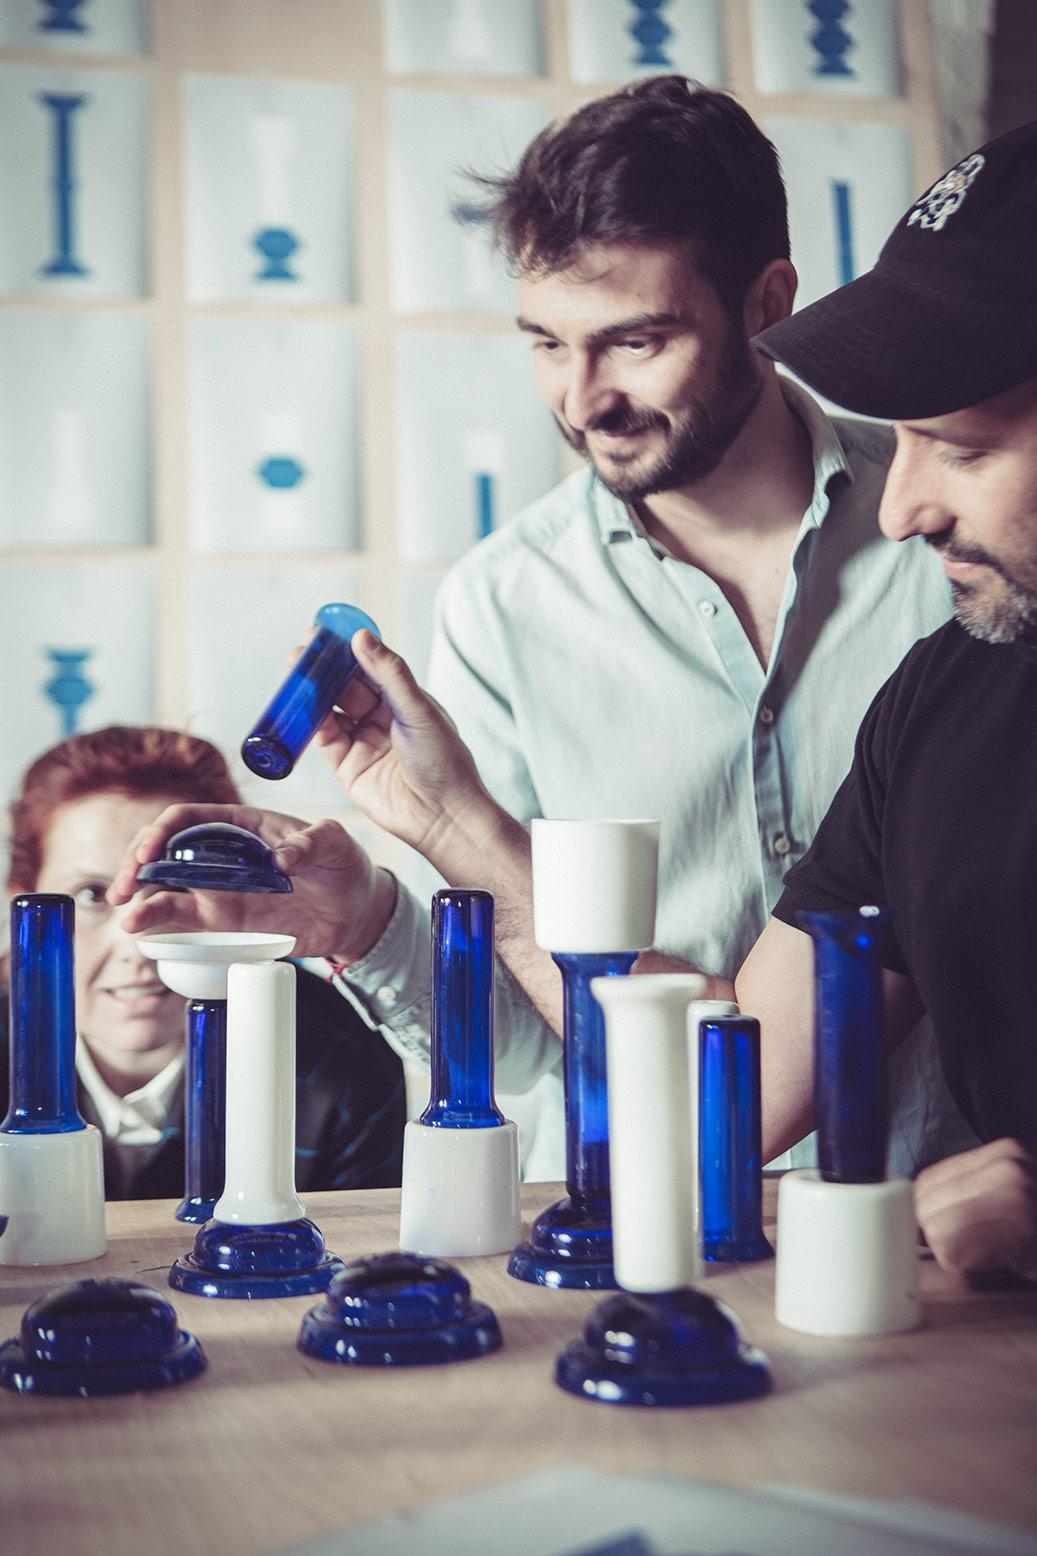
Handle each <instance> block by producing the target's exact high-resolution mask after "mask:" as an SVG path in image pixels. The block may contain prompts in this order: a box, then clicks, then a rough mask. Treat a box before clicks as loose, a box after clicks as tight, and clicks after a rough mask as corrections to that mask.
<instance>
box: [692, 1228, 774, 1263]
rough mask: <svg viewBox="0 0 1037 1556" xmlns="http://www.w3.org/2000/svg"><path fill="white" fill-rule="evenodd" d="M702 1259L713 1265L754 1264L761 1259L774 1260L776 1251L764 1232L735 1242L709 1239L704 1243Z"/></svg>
mask: <svg viewBox="0 0 1037 1556" xmlns="http://www.w3.org/2000/svg"><path fill="white" fill-rule="evenodd" d="M702 1257H703V1258H704V1259H708V1260H709V1262H710V1263H711V1264H754V1263H756V1262H757V1261H759V1260H761V1259H773V1258H774V1249H773V1247H772V1246H771V1244H770V1243H769V1242H768V1241H767V1239H766V1237H765V1236H764V1235H763V1233H762V1232H753V1233H751V1234H750V1235H749V1236H748V1237H743V1238H736V1239H734V1240H733V1241H731V1240H729V1239H726V1238H719V1237H718V1238H708V1237H707V1238H705V1239H704V1240H703V1243H702Z"/></svg>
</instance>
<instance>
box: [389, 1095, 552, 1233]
mask: <svg viewBox="0 0 1037 1556" xmlns="http://www.w3.org/2000/svg"><path fill="white" fill-rule="evenodd" d="M521 1236H522V1215H521V1212H520V1209H519V1154H518V1126H517V1125H516V1124H513V1123H510V1122H509V1123H505V1124H498V1125H495V1126H491V1127H490V1128H487V1129H452V1128H448V1127H445V1126H436V1125H430V1124H422V1123H419V1122H418V1120H417V1119H412V1120H411V1122H410V1123H409V1124H408V1125H407V1127H406V1129H405V1130H404V1134H403V1189H402V1192H401V1195H400V1247H401V1248H404V1249H406V1250H408V1252H410V1253H420V1254H425V1255H427V1256H428V1257H430V1258H445V1259H452V1258H457V1259H462V1258H466V1257H468V1256H469V1255H476V1254H486V1253H506V1252H507V1251H508V1249H510V1248H512V1247H513V1246H514V1244H515V1243H517V1242H518V1240H519V1238H520V1237H521Z"/></svg>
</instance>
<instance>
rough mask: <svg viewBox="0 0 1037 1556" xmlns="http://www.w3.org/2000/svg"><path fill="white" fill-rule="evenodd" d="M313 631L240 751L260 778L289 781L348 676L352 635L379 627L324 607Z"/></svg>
mask: <svg viewBox="0 0 1037 1556" xmlns="http://www.w3.org/2000/svg"><path fill="white" fill-rule="evenodd" d="M314 625H315V627H316V629H317V630H316V632H315V633H314V635H313V637H312V638H311V639H310V641H309V643H308V644H307V645H306V647H305V648H304V650H303V652H302V655H301V657H300V659H299V662H298V663H297V664H296V665H294V666H293V667H292V669H291V670H290V671H289V672H288V675H287V677H286V678H285V680H284V682H283V683H282V685H281V686H280V687H279V688H278V690H277V692H276V694H275V695H274V698H273V700H272V702H271V703H270V705H269V706H268V707H267V708H266V709H265V710H264V711H263V713H262V714H261V716H260V718H259V719H258V721H257V722H256V725H255V728H254V729H253V730H252V731H251V733H250V734H248V735H246V737H245V740H244V742H243V744H242V747H241V757H242V760H243V762H244V763H245V766H246V767H248V768H249V769H250V770H251V771H252V772H254V773H255V774H256V775H257V776H258V777H260V778H287V777H288V774H289V773H290V772H291V771H292V769H293V768H294V766H295V764H296V762H297V761H298V760H299V757H300V756H301V754H302V752H303V751H304V750H305V748H306V746H307V745H308V744H309V742H310V741H311V740H312V739H313V737H314V735H315V734H316V733H317V730H318V729H319V727H320V725H321V724H322V723H323V722H324V720H325V719H326V718H327V716H328V714H329V713H330V712H331V710H332V708H333V707H334V706H335V703H336V701H337V699H338V698H339V697H341V695H342V693H343V692H344V691H345V689H346V686H347V684H348V683H349V681H350V679H351V678H352V676H353V675H354V674H355V673H356V670H357V662H356V659H355V658H354V656H353V650H352V649H351V648H350V646H349V644H350V639H351V638H352V636H353V634H354V632H357V631H358V630H359V629H360V628H361V627H366V628H367V629H368V631H369V632H373V633H374V634H375V635H376V636H378V635H379V633H378V628H377V627H376V626H375V624H374V622H373V621H372V620H371V618H370V616H368V615H366V614H365V612H364V611H362V610H359V609H358V608H357V607H356V606H355V605H340V604H332V605H322V606H321V608H320V610H319V611H318V612H317V616H316V620H315V622H314Z"/></svg>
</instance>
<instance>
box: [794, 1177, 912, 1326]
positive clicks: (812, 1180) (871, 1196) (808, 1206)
mask: <svg viewBox="0 0 1037 1556" xmlns="http://www.w3.org/2000/svg"><path fill="white" fill-rule="evenodd" d="M777 1242H778V1254H777V1269H776V1272H775V1285H774V1313H775V1317H776V1318H777V1320H778V1322H779V1323H780V1324H784V1325H785V1326H786V1328H789V1329H799V1330H802V1331H803V1332H804V1333H806V1334H815V1335H830V1336H836V1335H873V1334H875V1335H877V1334H893V1333H895V1332H897V1331H898V1330H902V1329H915V1328H917V1326H918V1324H919V1323H920V1322H921V1308H920V1305H919V1301H918V1291H917V1270H918V1235H917V1232H916V1230H915V1213H914V1195H913V1193H912V1188H911V1184H910V1183H909V1182H908V1180H907V1179H906V1178H889V1179H887V1180H886V1181H885V1182H883V1183H826V1182H825V1181H824V1180H823V1179H822V1178H821V1176H820V1174H819V1173H817V1172H816V1171H814V1170H812V1169H803V1170H801V1171H798V1172H790V1173H786V1175H785V1176H784V1177H783V1178H782V1180H781V1183H780V1185H779V1188H778V1235H777Z"/></svg>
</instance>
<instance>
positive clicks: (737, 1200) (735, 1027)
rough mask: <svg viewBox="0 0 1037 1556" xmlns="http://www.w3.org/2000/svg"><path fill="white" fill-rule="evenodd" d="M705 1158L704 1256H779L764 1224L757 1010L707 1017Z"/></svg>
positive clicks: (703, 1041) (702, 1075)
mask: <svg viewBox="0 0 1037 1556" xmlns="http://www.w3.org/2000/svg"><path fill="white" fill-rule="evenodd" d="M699 1166H700V1172H701V1183H702V1252H703V1254H704V1256H705V1257H706V1258H707V1259H712V1260H715V1261H718V1262H722V1263H747V1262H749V1261H750V1260H753V1259H770V1258H772V1257H773V1255H774V1249H773V1248H772V1247H771V1245H770V1243H769V1242H768V1241H767V1238H766V1237H765V1236H764V1232H763V1126H762V1113H761V1105H760V1023H759V1022H758V1021H756V1020H754V1019H753V1017H751V1016H716V1017H714V1018H713V1019H712V1020H706V1021H702V1022H700V1024H699Z"/></svg>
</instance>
